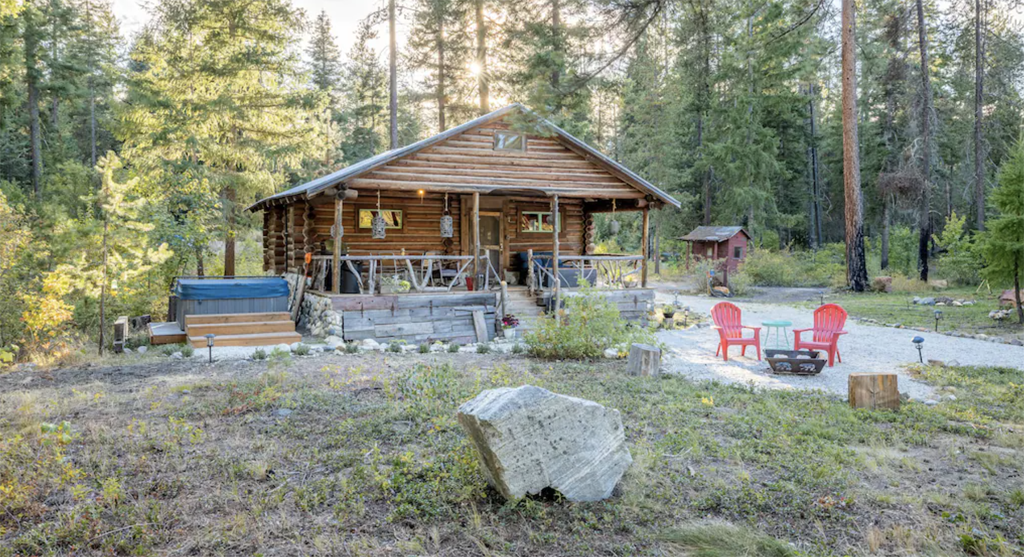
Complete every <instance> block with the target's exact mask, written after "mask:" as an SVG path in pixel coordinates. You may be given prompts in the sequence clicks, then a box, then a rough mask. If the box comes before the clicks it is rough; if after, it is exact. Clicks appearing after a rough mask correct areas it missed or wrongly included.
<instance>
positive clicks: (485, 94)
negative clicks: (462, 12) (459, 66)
mask: <svg viewBox="0 0 1024 557" xmlns="http://www.w3.org/2000/svg"><path fill="white" fill-rule="evenodd" d="M476 65H477V71H479V72H480V75H478V76H477V83H478V87H479V92H478V93H479V95H480V112H481V113H483V114H486V113H488V112H490V111H491V91H490V84H489V83H488V82H487V21H486V20H485V19H484V0H476Z"/></svg>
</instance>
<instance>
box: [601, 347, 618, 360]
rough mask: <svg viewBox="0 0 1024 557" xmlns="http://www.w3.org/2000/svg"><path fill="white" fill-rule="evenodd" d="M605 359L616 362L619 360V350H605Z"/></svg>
mask: <svg viewBox="0 0 1024 557" xmlns="http://www.w3.org/2000/svg"><path fill="white" fill-rule="evenodd" d="M604 357H605V358H609V359H612V360H616V359H618V358H619V351H618V350H617V349H615V348H605V349H604Z"/></svg>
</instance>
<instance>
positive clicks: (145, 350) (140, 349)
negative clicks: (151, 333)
mask: <svg viewBox="0 0 1024 557" xmlns="http://www.w3.org/2000/svg"><path fill="white" fill-rule="evenodd" d="M146 352H149V347H148V346H140V347H139V354H145V353H146Z"/></svg>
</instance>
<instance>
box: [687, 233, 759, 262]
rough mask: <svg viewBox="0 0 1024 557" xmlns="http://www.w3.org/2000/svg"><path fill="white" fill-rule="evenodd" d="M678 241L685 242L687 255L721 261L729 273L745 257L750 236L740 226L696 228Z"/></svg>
mask: <svg viewBox="0 0 1024 557" xmlns="http://www.w3.org/2000/svg"><path fill="white" fill-rule="evenodd" d="M679 239H680V240H683V241H684V242H686V244H687V255H690V256H693V258H694V259H712V260H715V261H721V262H722V263H721V264H722V265H723V266H724V267H725V268H726V269H727V270H728V272H730V273H731V272H735V271H736V269H737V268H738V267H739V264H740V262H741V261H743V260H744V259H746V257H747V245H748V244H749V243H750V234H748V233H747V231H746V230H743V227H742V226H698V227H697V228H695V229H693V231H692V232H690V233H689V234H687V235H686V236H683V237H681V238H679Z"/></svg>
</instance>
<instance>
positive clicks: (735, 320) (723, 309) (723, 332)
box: [711, 302, 761, 362]
mask: <svg viewBox="0 0 1024 557" xmlns="http://www.w3.org/2000/svg"><path fill="white" fill-rule="evenodd" d="M711 319H713V320H714V321H715V325H714V327H712V328H713V329H716V330H717V331H718V337H719V342H718V350H716V351H715V356H717V355H718V353H719V352H721V353H722V358H723V359H724V360H725V361H727V362H728V361H729V347H730V346H733V345H735V346H742V347H743V348H742V350H740V354H741V355H744V356H745V355H746V353H747V347H748V346H753V347H754V348H756V349H757V359H758V360H760V359H761V327H748V326H746V325H743V324H742V323H741V322H740V308H738V307H736V305H735V304H730V303H729V302H719V303H717V304H715V307H713V308H711ZM743 329H750V330H752V331H754V336H753V337H744V336H743Z"/></svg>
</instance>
